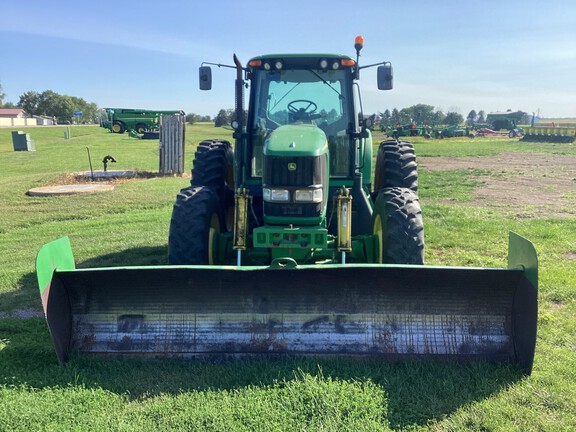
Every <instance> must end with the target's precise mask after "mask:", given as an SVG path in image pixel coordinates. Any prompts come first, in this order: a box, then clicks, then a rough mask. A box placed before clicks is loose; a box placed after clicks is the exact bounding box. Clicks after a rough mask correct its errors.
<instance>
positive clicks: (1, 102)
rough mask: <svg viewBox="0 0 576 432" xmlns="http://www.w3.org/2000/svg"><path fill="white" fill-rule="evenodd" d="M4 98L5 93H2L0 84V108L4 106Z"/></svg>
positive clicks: (0, 84)
mask: <svg viewBox="0 0 576 432" xmlns="http://www.w3.org/2000/svg"><path fill="white" fill-rule="evenodd" d="M5 97H6V93H4V92H3V91H2V83H1V82H0V108H2V107H3V106H4V98H5Z"/></svg>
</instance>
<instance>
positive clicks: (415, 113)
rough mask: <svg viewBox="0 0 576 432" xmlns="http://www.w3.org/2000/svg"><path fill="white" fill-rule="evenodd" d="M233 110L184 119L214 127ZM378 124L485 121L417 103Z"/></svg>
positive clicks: (480, 114)
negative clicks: (211, 123) (212, 123)
mask: <svg viewBox="0 0 576 432" xmlns="http://www.w3.org/2000/svg"><path fill="white" fill-rule="evenodd" d="M235 112H236V111H235V110H233V109H221V110H220V111H218V114H216V116H214V117H210V116H200V115H198V114H188V115H187V116H186V121H187V122H188V123H190V124H193V123H196V122H207V121H212V122H214V126H215V127H221V126H225V125H229V124H230V123H232V120H234V118H235ZM378 117H379V120H380V125H381V126H382V127H388V126H396V125H398V124H400V125H406V124H410V123H416V124H419V125H420V124H422V125H428V126H437V125H459V124H462V123H464V120H466V124H469V125H473V124H478V123H485V122H486V112H485V111H483V110H480V111H478V112H477V111H476V110H471V111H470V112H469V113H468V116H467V117H466V119H464V117H463V116H462V115H461V114H459V113H457V112H454V111H448V112H447V113H446V114H444V112H443V111H442V110H439V109H436V108H435V107H434V106H432V105H426V104H417V105H413V106H411V107H407V108H402V109H400V110H399V109H397V108H394V109H392V110H389V109H386V110H384V111H381V112H379V113H378Z"/></svg>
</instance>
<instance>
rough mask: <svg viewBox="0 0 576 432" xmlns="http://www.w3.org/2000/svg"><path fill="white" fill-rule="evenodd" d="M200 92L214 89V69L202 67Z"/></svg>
mask: <svg viewBox="0 0 576 432" xmlns="http://www.w3.org/2000/svg"><path fill="white" fill-rule="evenodd" d="M199 72H200V90H210V89H211V88H212V69H210V66H200V70H199Z"/></svg>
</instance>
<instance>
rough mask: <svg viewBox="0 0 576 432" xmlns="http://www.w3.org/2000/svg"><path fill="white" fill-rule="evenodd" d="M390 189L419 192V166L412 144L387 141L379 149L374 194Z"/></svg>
mask: <svg viewBox="0 0 576 432" xmlns="http://www.w3.org/2000/svg"><path fill="white" fill-rule="evenodd" d="M390 187H400V188H407V189H410V190H412V191H413V192H415V193H417V192H418V165H417V163H416V156H415V154H414V146H413V145H412V143H410V142H407V141H399V140H386V141H382V142H381V143H380V146H379V147H378V153H377V155H376V168H375V171H374V192H378V191H380V190H382V189H385V188H390Z"/></svg>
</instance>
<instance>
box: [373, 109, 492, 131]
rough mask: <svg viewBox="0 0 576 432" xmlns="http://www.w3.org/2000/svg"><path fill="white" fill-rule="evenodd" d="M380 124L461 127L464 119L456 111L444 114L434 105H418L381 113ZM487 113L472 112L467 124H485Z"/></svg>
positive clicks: (469, 114) (467, 118)
mask: <svg viewBox="0 0 576 432" xmlns="http://www.w3.org/2000/svg"><path fill="white" fill-rule="evenodd" d="M379 116H380V124H381V125H382V126H395V125H398V124H400V125H405V124H410V123H416V124H419V125H428V126H437V125H459V124H462V123H464V117H463V116H462V115H461V114H460V113H457V112H455V111H448V112H447V113H444V112H443V111H442V110H439V109H436V108H435V107H433V106H432V105H426V104H416V105H412V106H411V107H408V108H402V109H400V110H398V109H397V108H394V109H392V111H390V110H389V109H386V110H385V111H383V112H380V113H379ZM485 122H486V113H485V112H484V111H482V110H480V111H478V112H476V110H471V111H470V113H468V116H467V117H466V123H467V124H470V125H471V124H475V123H485Z"/></svg>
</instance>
